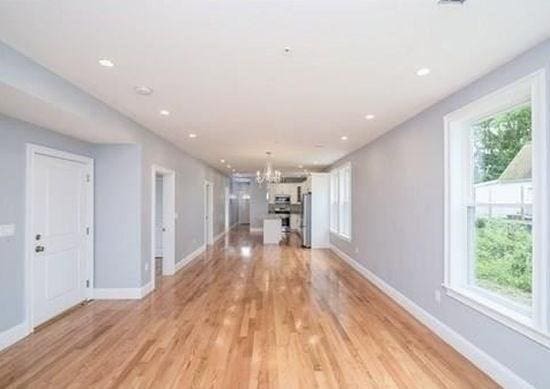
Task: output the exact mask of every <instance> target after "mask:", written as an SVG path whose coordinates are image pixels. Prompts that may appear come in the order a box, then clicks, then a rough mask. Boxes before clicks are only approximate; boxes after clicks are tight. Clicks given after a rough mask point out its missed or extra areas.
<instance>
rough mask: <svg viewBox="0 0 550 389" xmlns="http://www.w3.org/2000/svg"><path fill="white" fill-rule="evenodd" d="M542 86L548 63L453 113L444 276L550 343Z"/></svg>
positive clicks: (463, 297) (465, 294)
mask: <svg viewBox="0 0 550 389" xmlns="http://www.w3.org/2000/svg"><path fill="white" fill-rule="evenodd" d="M544 87H545V74H544V72H542V71H541V72H538V73H536V74H534V75H532V76H529V77H527V78H525V79H522V80H520V81H518V82H516V83H514V84H513V85H511V86H509V87H506V88H504V89H502V90H500V91H498V92H495V93H493V94H491V95H489V96H487V97H485V98H483V99H481V100H478V101H477V102H474V103H472V104H470V105H468V106H467V107H465V108H463V109H460V110H458V111H455V112H453V113H451V114H449V115H447V116H446V117H445V147H446V149H445V159H446V160H445V163H446V166H445V167H446V172H445V193H446V195H445V207H446V209H445V219H446V221H445V286H446V288H447V292H448V294H449V295H450V296H452V297H455V298H457V299H458V300H460V301H462V302H464V303H466V304H468V305H470V306H472V307H473V308H475V309H478V310H479V311H481V312H483V313H485V314H487V315H489V316H491V317H493V318H494V319H496V320H499V321H501V322H503V323H504V324H506V325H508V326H510V327H512V328H514V329H516V330H518V331H520V332H522V333H524V334H526V335H528V336H530V337H531V338H533V339H535V340H537V341H539V342H540V343H542V344H545V345H547V346H550V336H549V332H550V331H549V321H550V318H549V311H550V309H549V301H550V300H549V298H548V296H549V292H550V284H549V281H550V277H549V274H548V273H549V268H550V267H549V265H548V263H549V259H548V258H549V255H548V246H549V245H548V240H549V239H548V231H549V230H548V223H549V213H548V209H549V208H548V205H549V204H548V203H549V197H548V195H549V194H550V191H549V190H548V177H547V174H548V169H547V166H548V165H547V153H548V150H547V149H548V143H547V142H548V134H547V128H546V122H545V109H546V106H545V102H544V96H545V95H544Z"/></svg>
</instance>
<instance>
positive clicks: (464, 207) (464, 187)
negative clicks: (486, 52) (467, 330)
mask: <svg viewBox="0 0 550 389" xmlns="http://www.w3.org/2000/svg"><path fill="white" fill-rule="evenodd" d="M526 101H530V105H531V117H532V127H533V128H532V144H533V161H532V163H533V175H532V185H533V205H532V207H533V208H532V210H533V211H532V213H533V280H532V283H533V284H532V285H533V287H532V305H531V309H530V315H529V314H527V312H526V311H525V310H523V311H522V309H521V308H520V307H519V306H514V304H513V303H512V302H511V301H508V300H507V299H505V298H504V297H502V296H501V295H499V294H496V293H492V292H490V291H488V290H486V289H483V288H480V287H476V286H474V285H472V284H471V283H470V282H469V276H470V274H469V272H470V271H471V260H470V259H471V253H468V250H470V249H471V247H470V246H471V236H469V235H468V209H469V207H472V206H473V207H475V206H476V204H475V202H474V197H473V194H472V193H471V192H472V190H473V182H472V180H473V177H471V176H470V175H469V174H470V172H471V163H472V160H473V158H472V155H471V154H472V147H471V132H470V131H469V128H470V126H471V124H472V123H474V122H476V121H479V120H482V119H483V118H485V117H489V116H492V115H495V114H498V113H499V112H504V111H507V110H510V109H513V108H514V107H516V106H519V105H521V104H522V103H523V104H524V103H525V102H526ZM546 110H547V107H546V72H545V70H544V69H543V70H539V71H537V72H535V73H533V74H530V75H528V76H526V77H523V78H521V79H519V80H517V81H515V82H513V83H511V84H510V85H507V86H505V87H504V88H501V89H499V90H497V91H495V92H493V93H490V94H488V95H486V96H484V97H482V98H480V99H478V100H476V101H474V102H472V103H470V104H468V105H466V106H465V107H463V108H460V109H458V110H456V111H454V112H451V113H449V114H447V115H446V116H445V117H444V126H445V132H444V148H445V150H444V154H445V157H444V163H445V166H444V169H445V172H444V173H445V174H444V175H445V201H444V203H445V224H444V234H445V243H444V245H445V248H444V250H445V251H444V255H445V263H444V283H443V287H444V288H445V290H446V293H447V295H448V296H449V297H452V298H454V299H456V300H458V301H460V302H462V303H464V304H466V305H468V306H470V307H471V308H474V309H476V310H477V311H479V312H481V313H483V314H485V315H487V316H489V317H491V318H492V319H494V320H496V321H498V322H500V323H502V324H504V325H506V326H508V327H509V328H512V329H514V330H516V331H517V332H520V333H521V334H523V335H525V336H527V337H529V338H531V339H533V340H535V341H537V342H538V343H540V344H542V345H544V346H546V347H549V348H550V307H549V303H550V297H549V295H550V275H549V271H550V264H549V259H550V251H549V246H550V245H549V240H550V235H549V231H550V228H549V223H550V213H549V202H550V199H549V195H550V188H549V185H548V184H549V182H550V180H549V174H550V173H549V171H548V170H550V169H547V166H548V161H549V158H548V154H549V149H550V144H549V140H550V136H549V134H548V122H547V111H546Z"/></svg>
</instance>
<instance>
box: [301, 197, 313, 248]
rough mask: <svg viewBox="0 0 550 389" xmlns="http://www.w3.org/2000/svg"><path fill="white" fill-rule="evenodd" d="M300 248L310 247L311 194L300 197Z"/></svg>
mask: <svg viewBox="0 0 550 389" xmlns="http://www.w3.org/2000/svg"><path fill="white" fill-rule="evenodd" d="M301 230H302V246H304V247H307V248H310V247H311V192H310V193H304V194H303V195H302V225H301Z"/></svg>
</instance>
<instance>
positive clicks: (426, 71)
mask: <svg viewBox="0 0 550 389" xmlns="http://www.w3.org/2000/svg"><path fill="white" fill-rule="evenodd" d="M430 72H431V70H430V69H428V68H421V69H418V70H417V71H416V74H417V75H418V76H420V77H424V76H427V75H428V74H430Z"/></svg>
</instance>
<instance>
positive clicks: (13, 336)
mask: <svg viewBox="0 0 550 389" xmlns="http://www.w3.org/2000/svg"><path fill="white" fill-rule="evenodd" d="M29 334H30V331H29V324H28V323H27V322H23V323H19V324H17V325H15V326H13V327H11V328H10V329H8V330H5V331H2V332H0V351H1V350H3V349H5V348H7V347H9V346H11V345H12V344H14V343H15V342H18V341H20V340H21V339H23V338H24V337H25V336H27V335H29Z"/></svg>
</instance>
